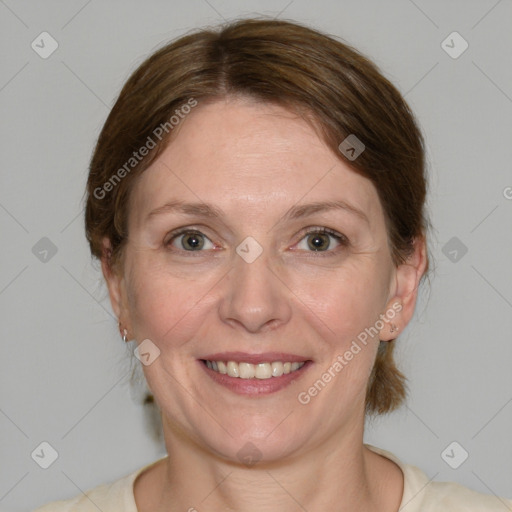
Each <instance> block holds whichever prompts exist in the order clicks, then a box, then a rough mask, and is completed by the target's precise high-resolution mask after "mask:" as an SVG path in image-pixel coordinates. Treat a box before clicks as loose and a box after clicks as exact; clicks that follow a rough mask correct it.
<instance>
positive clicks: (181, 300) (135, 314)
mask: <svg viewBox="0 0 512 512" xmlns="http://www.w3.org/2000/svg"><path fill="white" fill-rule="evenodd" d="M132 269H133V271H132V272H131V273H130V276H131V278H130V281H129V283H128V285H127V299H128V304H129V309H130V318H131V321H132V328H133V330H134V335H135V338H136V339H137V340H142V339H145V338H149V339H151V340H152V341H154V342H155V343H156V344H157V345H162V344H163V343H166V346H167V345H168V346H169V347H172V348H177V347H179V346H180V345H181V344H183V343H185V342H186V341H187V340H188V339H190V338H191V337H192V336H193V335H194V333H195V332H197V328H198V320H197V314H198V312H199V311H200V310H201V307H204V305H205V304H204V303H205V302H206V301H207V300H208V299H207V297H205V296H207V294H208V290H209V289H210V288H211V287H212V283H211V282H210V280H209V279H207V278H205V276H204V275H203V276H200V277H199V278H196V279H190V278H187V279H183V278H180V277H179V276H176V275H174V274H172V273H170V272H169V271H168V270H167V269H166V267H165V266H163V265H155V264H154V263H152V262H151V261H150V260H149V259H147V260H146V261H143V260H139V261H135V262H134V265H133V267H132ZM170 341H172V343H169V342H170Z"/></svg>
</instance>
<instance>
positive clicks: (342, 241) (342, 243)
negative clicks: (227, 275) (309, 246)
mask: <svg viewBox="0 0 512 512" xmlns="http://www.w3.org/2000/svg"><path fill="white" fill-rule="evenodd" d="M316 233H319V234H325V235H329V236H331V237H332V238H334V239H335V240H336V242H338V244H339V246H338V247H336V248H334V249H332V250H329V249H328V250H327V251H306V252H311V253H312V254H314V255H315V256H319V257H325V256H331V255H333V254H336V253H337V252H338V250H340V249H341V248H345V247H347V246H348V245H349V243H350V242H349V240H348V238H347V237H346V236H345V235H342V234H340V233H338V232H336V231H334V230H332V229H330V228H325V227H322V228H312V229H310V230H308V231H305V232H304V233H303V234H302V236H301V238H300V240H299V242H301V241H302V240H303V239H304V238H306V237H307V236H308V235H312V234H316ZM185 234H199V235H202V236H204V237H205V238H206V239H208V240H210V239H209V238H208V237H207V236H206V235H205V234H204V233H202V232H201V231H199V230H196V229H193V228H189V227H187V228H183V229H179V230H177V231H174V232H172V233H171V237H170V238H169V239H168V240H167V241H166V242H165V243H164V245H165V247H166V248H168V249H169V250H171V251H176V250H177V251H178V252H185V253H189V254H193V253H201V252H204V251H186V250H185V249H175V248H171V244H172V242H174V240H175V239H176V238H178V237H179V236H181V235H185ZM210 242H211V240H210ZM299 242H297V243H299ZM212 243H213V242H212Z"/></svg>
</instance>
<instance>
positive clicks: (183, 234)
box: [165, 229, 214, 252]
mask: <svg viewBox="0 0 512 512" xmlns="http://www.w3.org/2000/svg"><path fill="white" fill-rule="evenodd" d="M165 245H166V246H172V247H175V248H176V249H178V250H183V251H189V252H199V251H201V250H202V249H213V248H214V245H213V243H212V242H211V241H210V239H209V238H208V237H207V236H206V235H204V234H203V233H201V232H200V231H195V230H191V229H183V230H181V231H178V232H177V233H173V235H172V236H171V238H169V240H168V241H167V242H166V243H165Z"/></svg>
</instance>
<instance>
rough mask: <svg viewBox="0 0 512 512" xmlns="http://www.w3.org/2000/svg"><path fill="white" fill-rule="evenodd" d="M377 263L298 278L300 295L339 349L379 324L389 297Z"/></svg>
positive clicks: (361, 262)
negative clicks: (380, 315) (367, 329)
mask: <svg viewBox="0 0 512 512" xmlns="http://www.w3.org/2000/svg"><path fill="white" fill-rule="evenodd" d="M377 267H378V266H377V265H376V262H375V261H372V260H369V259H361V260H359V261H354V262H351V263H350V264H348V263H347V264H346V265H345V266H342V267H340V268H339V269H337V270H336V271H335V272H328V273H326V272H322V273H320V272H318V273H317V275H316V276H315V277H314V278H308V279H305V278H304V277H303V276H302V277H297V278H296V288H295V289H296V290H298V291H297V296H298V297H299V298H300V299H301V300H302V301H303V303H304V304H305V305H306V306H307V308H308V309H309V310H310V311H311V313H312V314H313V315H312V316H316V317H317V323H318V321H319V320H320V321H321V323H322V324H323V325H324V327H323V330H324V332H325V333H326V337H327V338H328V339H330V340H332V342H333V343H335V344H336V345H339V346H343V345H345V344H346V343H347V342H350V340H352V339H354V338H356V337H357V335H358V334H360V333H361V332H362V331H364V329H365V328H368V327H370V326H372V325H374V324H375V321H376V320H377V319H378V316H379V314H380V312H381V309H382V307H383V305H384V304H385V298H386V293H387V290H386V287H385V280H384V279H382V276H381V272H380V271H379V269H378V268H377Z"/></svg>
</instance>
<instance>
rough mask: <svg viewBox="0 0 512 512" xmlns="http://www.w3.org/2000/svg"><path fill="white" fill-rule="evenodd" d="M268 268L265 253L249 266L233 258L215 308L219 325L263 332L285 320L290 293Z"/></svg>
mask: <svg viewBox="0 0 512 512" xmlns="http://www.w3.org/2000/svg"><path fill="white" fill-rule="evenodd" d="M270 265H271V262H270V261H269V258H268V257H267V255H266V251H265V250H264V251H263V253H262V254H261V255H260V256H259V257H258V258H257V259H256V260H255V261H252V262H251V263H248V262H247V261H245V260H244V259H243V258H242V257H240V256H239V255H238V254H236V255H235V257H234V262H233V267H232V269H231V270H230V271H229V272H228V274H227V276H226V279H225V280H224V286H225V288H224V290H223V296H222V300H221V303H220V307H219V314H220V316H221V319H222V321H223V322H225V323H228V324H230V325H231V326H232V327H234V328H238V329H243V330H245V331H248V332H250V333H259V332H261V333H263V332H266V331H270V330H274V329H276V328H278V327H279V326H281V325H284V324H286V323H287V322H288V321H289V319H290V317H291V305H290V297H291V295H292V293H291V292H290V290H289V289H288V288H287V287H286V285H285V284H284V282H283V279H282V278H281V276H279V271H278V269H277V268H276V269H274V268H273V267H271V266H270Z"/></svg>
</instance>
